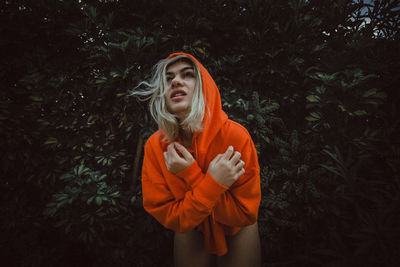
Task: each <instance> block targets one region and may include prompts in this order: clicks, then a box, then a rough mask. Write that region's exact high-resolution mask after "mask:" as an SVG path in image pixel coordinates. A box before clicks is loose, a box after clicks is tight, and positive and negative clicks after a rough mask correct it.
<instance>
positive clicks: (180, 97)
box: [171, 95, 185, 101]
mask: <svg viewBox="0 0 400 267" xmlns="http://www.w3.org/2000/svg"><path fill="white" fill-rule="evenodd" d="M183 98H185V95H177V96H173V97H171V100H172V101H180V100H182V99H183Z"/></svg>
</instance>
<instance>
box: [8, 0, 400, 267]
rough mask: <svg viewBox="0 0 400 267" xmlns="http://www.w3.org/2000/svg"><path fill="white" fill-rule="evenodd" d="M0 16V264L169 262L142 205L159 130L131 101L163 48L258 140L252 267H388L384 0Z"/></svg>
mask: <svg viewBox="0 0 400 267" xmlns="http://www.w3.org/2000/svg"><path fill="white" fill-rule="evenodd" d="M0 6H1V8H0V16H1V17H0V36H1V38H0V58H1V63H0V78H1V88H2V89H1V91H0V127H1V128H0V144H1V162H0V164H1V178H0V190H1V191H0V193H1V194H0V214H1V215H0V217H1V219H0V233H1V238H0V244H1V250H0V251H1V254H0V255H1V259H0V264H1V265H2V266H171V265H172V248H171V246H172V232H170V231H168V230H165V229H164V228H163V227H162V226H160V225H159V224H158V223H157V222H156V221H155V220H154V219H153V218H152V217H151V216H149V215H148V214H146V213H145V212H144V210H143V208H142V204H141V186H140V167H141V158H142V149H143V143H144V142H145V141H146V138H148V137H149V135H150V134H151V133H152V132H154V131H155V130H156V126H155V125H154V123H153V122H152V120H151V118H150V116H149V113H148V111H147V103H146V102H139V101H138V100H137V99H135V98H133V97H129V96H128V92H129V90H131V89H132V88H134V87H135V86H136V85H137V84H138V82H140V81H142V80H146V79H149V77H150V73H151V68H152V66H153V65H154V64H155V63H156V62H157V61H158V60H159V59H161V58H165V57H166V56H167V55H168V54H170V53H172V52H176V51H185V52H189V53H192V54H193V55H194V56H195V57H197V58H198V59H199V60H200V61H201V62H202V63H203V65H204V66H206V68H207V69H208V70H209V72H210V73H211V75H212V76H213V77H214V79H215V80H216V83H217V85H218V86H219V88H220V91H221V95H222V98H223V99H222V102H223V108H224V110H225V111H226V112H227V114H229V117H230V118H231V119H233V120H235V121H238V122H239V123H241V124H243V125H244V126H245V127H246V128H247V129H248V130H249V132H250V133H251V135H252V137H253V140H254V142H255V144H256V147H257V150H258V153H259V161H260V166H261V170H262V172H261V181H262V192H263V195H262V202H261V206H260V213H259V225H260V232H261V238H262V251H263V261H264V263H263V266H285V267H288V266H395V265H396V262H397V259H398V258H399V255H400V254H399V248H400V223H399V222H400V210H399V207H400V195H399V190H400V175H399V168H400V144H399V136H400V135H399V127H400V126H399V122H400V120H399V113H400V112H399V104H400V101H399V100H400V99H399V98H400V97H399V91H398V90H399V76H400V56H399V51H400V49H399V48H400V46H399V12H400V11H399V10H400V8H399V6H400V3H399V1H398V0H396V1H359V0H357V1H343V0H335V1H333V0H327V1H318V0H310V1H305V0H285V1H284V0H274V1H272V0H265V1H261V0H251V1H250V0H249V1H244V0H231V1H228V0H226V1H222V0H214V1H211V0H208V1H175V0H169V1H164V0H155V1H144V0H135V1H128V0H120V1H117V0H116V1H106V0H103V1H100V0H82V1H78V0H71V1H66V0H64V1H62V0H52V1H50V0H36V1H28V0H20V1H18V0H15V1H13V0H9V1H2V3H1V4H0Z"/></svg>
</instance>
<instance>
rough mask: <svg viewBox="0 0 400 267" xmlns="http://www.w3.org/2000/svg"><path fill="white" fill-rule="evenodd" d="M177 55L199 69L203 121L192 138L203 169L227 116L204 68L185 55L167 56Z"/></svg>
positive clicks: (212, 82) (211, 79) (191, 57)
mask: <svg viewBox="0 0 400 267" xmlns="http://www.w3.org/2000/svg"><path fill="white" fill-rule="evenodd" d="M179 55H185V56H187V57H189V58H190V59H192V60H193V61H194V62H195V64H197V66H198V67H199V69H200V74H201V81H202V85H203V88H202V90H203V95H204V101H205V106H206V110H205V114H204V119H203V127H204V128H203V131H201V132H196V133H194V135H193V138H195V142H196V149H197V151H198V153H199V155H198V156H199V157H200V158H199V159H198V160H200V162H199V164H200V165H201V166H203V167H206V166H204V164H205V162H202V161H203V160H205V157H204V154H205V153H207V151H208V147H209V145H210V143H211V142H212V140H213V139H214V137H215V135H216V134H217V133H218V132H219V130H220V129H221V127H222V125H224V123H225V122H226V121H227V119H228V116H227V115H226V113H225V112H224V111H223V110H222V104H221V96H220V94H219V90H218V87H217V85H216V84H215V82H214V80H213V78H212V77H211V75H210V73H208V71H207V70H206V68H204V66H203V65H202V64H201V63H200V62H199V61H198V60H197V59H196V58H195V57H194V56H192V55H190V54H187V53H182V52H179V53H173V54H171V55H169V56H168V58H172V57H176V56H179Z"/></svg>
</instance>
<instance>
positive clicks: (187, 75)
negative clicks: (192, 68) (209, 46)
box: [185, 72, 194, 77]
mask: <svg viewBox="0 0 400 267" xmlns="http://www.w3.org/2000/svg"><path fill="white" fill-rule="evenodd" d="M185 77H194V74H193V72H186V73H185Z"/></svg>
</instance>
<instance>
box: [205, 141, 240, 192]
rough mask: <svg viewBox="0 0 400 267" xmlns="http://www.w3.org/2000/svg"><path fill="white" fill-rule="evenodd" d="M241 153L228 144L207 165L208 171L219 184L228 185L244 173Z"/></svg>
mask: <svg viewBox="0 0 400 267" xmlns="http://www.w3.org/2000/svg"><path fill="white" fill-rule="evenodd" d="M241 156H242V155H241V154H240V153H239V152H238V151H236V152H234V151H233V147H232V146H229V147H228V149H227V150H226V151H225V153H224V154H218V155H217V156H216V157H215V158H214V159H213V160H212V161H211V163H210V165H209V166H208V173H209V174H210V175H211V176H212V177H213V178H214V179H215V180H216V181H217V182H218V183H220V184H222V185H224V186H226V187H230V186H231V185H232V184H233V183H234V182H236V180H237V179H239V177H240V176H242V175H243V174H244V168H243V167H244V161H243V160H240V157H241Z"/></svg>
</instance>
